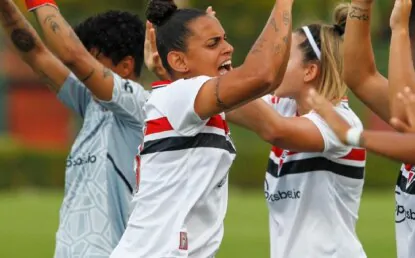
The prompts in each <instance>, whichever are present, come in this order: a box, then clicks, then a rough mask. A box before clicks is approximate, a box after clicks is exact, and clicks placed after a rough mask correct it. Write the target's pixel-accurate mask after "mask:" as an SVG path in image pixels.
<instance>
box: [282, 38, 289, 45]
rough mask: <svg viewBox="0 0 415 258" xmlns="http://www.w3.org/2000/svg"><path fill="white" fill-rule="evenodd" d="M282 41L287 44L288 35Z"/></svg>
mask: <svg viewBox="0 0 415 258" xmlns="http://www.w3.org/2000/svg"><path fill="white" fill-rule="evenodd" d="M282 41H283V42H284V44H285V45H287V44H288V37H287V36H284V37H283V38H282Z"/></svg>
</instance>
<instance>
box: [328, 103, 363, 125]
mask: <svg viewBox="0 0 415 258" xmlns="http://www.w3.org/2000/svg"><path fill="white" fill-rule="evenodd" d="M334 110H336V112H337V113H338V114H339V115H341V116H342V117H343V119H344V120H346V121H347V122H348V123H349V124H350V125H351V126H353V127H358V128H363V124H362V121H361V120H360V118H359V117H358V116H357V115H356V113H355V112H354V111H353V109H352V108H351V107H350V106H349V102H348V100H347V98H344V99H342V100H341V101H340V103H338V104H337V105H336V106H335V107H334Z"/></svg>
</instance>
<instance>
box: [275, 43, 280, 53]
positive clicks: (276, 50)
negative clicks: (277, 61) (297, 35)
mask: <svg viewBox="0 0 415 258" xmlns="http://www.w3.org/2000/svg"><path fill="white" fill-rule="evenodd" d="M274 53H275V54H279V53H281V44H280V43H278V44H275V45H274Z"/></svg>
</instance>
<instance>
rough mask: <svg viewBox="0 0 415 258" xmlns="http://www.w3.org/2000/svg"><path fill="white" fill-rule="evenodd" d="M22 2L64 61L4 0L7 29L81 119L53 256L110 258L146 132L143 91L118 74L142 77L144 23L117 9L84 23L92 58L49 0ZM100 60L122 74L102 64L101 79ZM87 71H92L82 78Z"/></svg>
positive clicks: (121, 228) (81, 31) (85, 40)
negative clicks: (33, 12) (36, 18)
mask: <svg viewBox="0 0 415 258" xmlns="http://www.w3.org/2000/svg"><path fill="white" fill-rule="evenodd" d="M26 3H27V7H28V8H29V9H31V10H33V11H35V12H36V15H37V17H38V19H39V20H40V21H41V22H40V24H41V27H42V29H43V30H44V34H45V37H46V38H47V39H48V41H49V43H50V45H51V46H54V47H55V48H54V49H55V50H56V49H58V52H59V49H60V53H62V52H63V53H64V55H65V56H64V57H65V58H63V61H64V62H65V64H67V65H68V66H65V64H64V63H63V62H62V61H61V60H59V59H57V58H56V57H55V55H53V54H52V53H51V52H50V51H49V50H48V49H47V48H46V46H45V45H44V44H43V43H42V41H41V40H40V38H39V37H38V35H37V33H36V32H35V31H34V29H33V28H32V27H31V26H30V25H29V23H28V22H27V21H26V20H25V18H24V16H23V15H22V14H21V13H20V12H19V10H18V8H17V7H16V6H15V5H14V4H13V1H8V0H1V1H0V10H1V12H2V15H1V17H0V23H1V25H2V27H3V29H4V30H5V32H6V34H5V35H6V36H7V37H8V38H9V39H10V40H11V41H12V42H13V44H14V45H15V47H16V49H17V50H18V53H19V54H20V56H21V57H22V58H23V59H24V60H25V62H26V63H27V64H29V65H30V66H31V67H32V68H33V70H34V71H35V72H36V73H37V74H38V75H39V76H41V77H42V78H43V79H46V80H47V81H46V82H47V83H48V84H49V86H50V88H51V89H52V90H53V91H54V92H56V94H57V96H58V98H59V99H60V100H61V101H62V102H63V103H64V104H65V105H66V106H68V107H69V108H71V109H73V110H74V111H75V112H76V113H77V114H78V115H80V116H81V117H82V118H83V119H84V123H83V127H82V129H81V131H80V132H79V134H78V136H77V138H76V140H75V143H74V144H73V146H72V149H71V153H70V155H69V157H68V159H67V161H66V177H65V195H64V200H63V204H62V207H61V210H60V219H59V229H58V232H57V234H56V246H55V257H68V258H69V257H108V256H109V255H110V253H111V251H112V250H113V248H115V246H116V244H117V243H118V242H119V239H120V238H121V235H122V233H123V232H124V230H125V227H126V222H127V219H128V216H129V211H130V209H129V208H130V201H131V199H132V196H133V191H134V190H135V181H136V180H135V173H134V166H133V163H134V158H135V155H136V154H137V146H138V145H139V144H140V143H141V141H142V138H143V133H142V127H143V124H144V115H143V111H142V106H143V104H144V102H145V101H146V98H147V96H148V94H147V92H146V91H145V90H144V89H143V88H142V87H141V85H139V84H137V83H136V82H134V81H132V80H127V79H122V78H121V77H120V76H122V77H124V78H128V79H138V76H139V75H140V70H141V66H142V63H143V43H144V26H143V24H142V22H141V21H140V20H139V19H138V18H137V16H135V15H132V14H130V13H127V12H117V11H109V12H105V13H103V14H100V15H97V16H94V17H91V18H89V19H87V20H86V21H85V22H83V23H81V24H80V25H79V26H77V28H76V33H77V34H78V35H79V37H80V38H81V39H82V43H83V44H84V45H85V46H86V47H87V48H88V50H89V51H90V52H92V53H93V54H94V55H95V57H96V58H97V59H98V60H99V61H97V60H96V59H95V58H94V57H93V56H92V55H90V54H89V53H88V50H87V49H85V48H84V46H83V44H82V43H81V42H80V41H79V40H78V38H77V37H76V36H75V34H74V32H73V30H72V29H71V28H70V27H69V25H67V24H66V23H65V22H64V20H63V18H62V17H61V15H60V13H59V12H58V10H57V8H56V5H55V3H54V2H53V1H26ZM50 5H52V6H50ZM53 6H54V7H53ZM43 15H45V16H43ZM52 25H53V26H52ZM69 32H70V33H69ZM62 48H63V49H64V50H63V51H62ZM75 50H76V51H75ZM75 53H76V54H75ZM58 56H59V55H58ZM59 57H61V56H59ZM100 62H101V63H103V64H105V65H106V66H107V67H108V68H110V69H113V70H114V71H115V72H116V73H119V74H120V76H118V75H115V74H114V75H112V73H111V72H109V70H105V71H106V72H105V77H106V78H105V79H104V78H103V77H104V74H103V71H104V65H103V64H101V63H100ZM89 64H91V66H89ZM80 66H81V67H80ZM71 69H72V70H73V71H74V72H75V74H72V73H71ZM98 69H99V70H98ZM85 70H88V72H89V71H96V72H95V74H90V76H88V77H85ZM98 71H99V72H98ZM77 76H79V77H80V78H83V79H84V82H85V83H83V82H82V81H81V80H79V79H78V78H77ZM91 80H92V81H91ZM104 91H105V94H102V93H103V92H104ZM112 93H113V97H111V94H112ZM107 94H108V95H107Z"/></svg>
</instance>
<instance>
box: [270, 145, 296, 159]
mask: <svg viewBox="0 0 415 258" xmlns="http://www.w3.org/2000/svg"><path fill="white" fill-rule="evenodd" d="M271 151H272V152H273V153H274V154H275V156H277V157H281V155H282V153H283V152H284V151H285V150H283V149H281V148H278V147H275V146H272V149H271ZM297 153H298V152H295V151H289V152H287V153H285V154H286V155H288V156H289V155H294V154H297Z"/></svg>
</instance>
